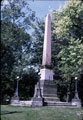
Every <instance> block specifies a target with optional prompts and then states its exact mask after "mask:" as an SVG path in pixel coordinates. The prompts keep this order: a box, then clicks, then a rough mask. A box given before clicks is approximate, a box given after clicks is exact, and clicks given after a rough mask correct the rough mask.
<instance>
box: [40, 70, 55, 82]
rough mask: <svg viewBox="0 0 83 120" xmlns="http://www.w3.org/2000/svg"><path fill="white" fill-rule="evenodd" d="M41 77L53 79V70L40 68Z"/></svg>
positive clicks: (42, 78)
mask: <svg viewBox="0 0 83 120" xmlns="http://www.w3.org/2000/svg"><path fill="white" fill-rule="evenodd" d="M40 74H41V79H40V80H53V74H54V73H53V70H50V69H46V68H44V69H41V70H40Z"/></svg>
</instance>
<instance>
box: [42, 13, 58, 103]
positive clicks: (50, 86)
mask: <svg viewBox="0 0 83 120" xmlns="http://www.w3.org/2000/svg"><path fill="white" fill-rule="evenodd" d="M53 74H54V73H53V70H52V65H51V16H50V14H47V16H46V22H45V33H44V44H43V56H42V68H41V69H40V86H41V95H42V97H43V98H44V102H45V103H46V104H47V105H49V102H51V101H59V98H58V97H57V89H56V86H55V83H54V81H53Z"/></svg>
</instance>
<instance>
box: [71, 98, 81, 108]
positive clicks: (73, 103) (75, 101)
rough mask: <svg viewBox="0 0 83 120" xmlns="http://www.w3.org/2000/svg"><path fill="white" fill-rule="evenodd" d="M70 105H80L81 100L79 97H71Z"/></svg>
mask: <svg viewBox="0 0 83 120" xmlns="http://www.w3.org/2000/svg"><path fill="white" fill-rule="evenodd" d="M72 105H76V106H77V107H81V100H80V99H75V98H74V99H72Z"/></svg>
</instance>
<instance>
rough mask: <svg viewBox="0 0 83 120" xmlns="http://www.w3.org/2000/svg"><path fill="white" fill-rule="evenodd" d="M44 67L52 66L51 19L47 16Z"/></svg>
mask: <svg viewBox="0 0 83 120" xmlns="http://www.w3.org/2000/svg"><path fill="white" fill-rule="evenodd" d="M42 66H43V67H50V66H51V17H50V14H47V17H46V22H45V33H44V44H43V58H42Z"/></svg>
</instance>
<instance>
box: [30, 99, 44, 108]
mask: <svg viewBox="0 0 83 120" xmlns="http://www.w3.org/2000/svg"><path fill="white" fill-rule="evenodd" d="M41 106H43V99H42V97H40V98H38V97H33V99H32V107H41Z"/></svg>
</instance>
